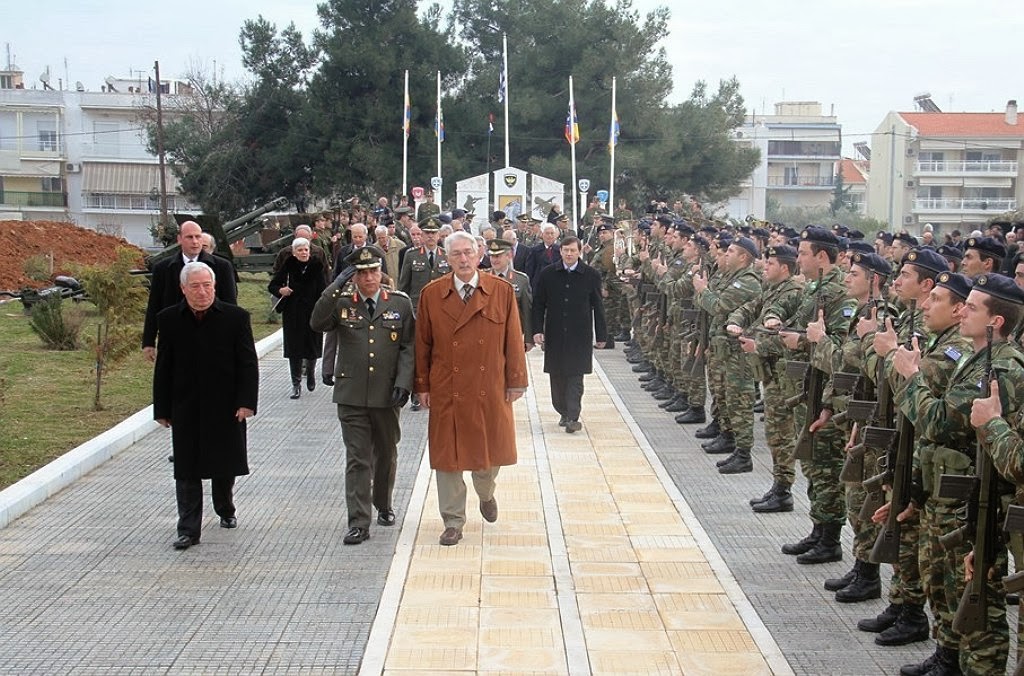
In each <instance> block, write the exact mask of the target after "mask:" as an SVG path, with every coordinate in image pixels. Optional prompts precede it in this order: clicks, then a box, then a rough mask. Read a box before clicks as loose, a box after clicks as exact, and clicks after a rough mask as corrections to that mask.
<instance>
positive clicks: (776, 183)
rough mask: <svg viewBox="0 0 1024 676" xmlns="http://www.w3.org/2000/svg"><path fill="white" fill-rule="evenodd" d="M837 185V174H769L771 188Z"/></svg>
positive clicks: (829, 187) (832, 186)
mask: <svg viewBox="0 0 1024 676" xmlns="http://www.w3.org/2000/svg"><path fill="white" fill-rule="evenodd" d="M835 185H836V178H835V176H769V177H768V187H769V188H828V189H832V188H834V187H835Z"/></svg>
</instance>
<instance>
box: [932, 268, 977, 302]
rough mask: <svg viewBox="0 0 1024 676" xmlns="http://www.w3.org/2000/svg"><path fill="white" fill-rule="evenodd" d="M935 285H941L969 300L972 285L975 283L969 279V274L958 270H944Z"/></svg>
mask: <svg viewBox="0 0 1024 676" xmlns="http://www.w3.org/2000/svg"><path fill="white" fill-rule="evenodd" d="M935 286H941V287H943V288H946V289H949V290H950V291H952V292H953V293H954V294H956V295H957V296H960V297H961V298H963V299H964V300H967V296H968V294H970V293H971V286H973V283H972V282H971V280H970V279H968V277H967V275H961V274H959V273H956V272H942V273H939V276H938V277H936V279H935Z"/></svg>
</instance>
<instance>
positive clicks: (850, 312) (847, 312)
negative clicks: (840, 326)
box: [843, 307, 853, 319]
mask: <svg viewBox="0 0 1024 676" xmlns="http://www.w3.org/2000/svg"><path fill="white" fill-rule="evenodd" d="M843 316H844V317H846V318H847V319H849V318H850V317H852V316H853V308H852V307H844V308H843Z"/></svg>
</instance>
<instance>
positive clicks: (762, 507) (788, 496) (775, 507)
mask: <svg viewBox="0 0 1024 676" xmlns="http://www.w3.org/2000/svg"><path fill="white" fill-rule="evenodd" d="M750 508H751V509H753V510H754V511H755V512H757V513H758V514H769V513H772V512H792V511H793V494H792V493H791V492H790V490H789V484H784V483H782V482H781V481H780V482H779V483H778V484H776V488H775V490H774V491H773V492H772V494H771V495H770V496H768V499H767V500H762V501H761V502H758V503H757V504H754V505H751V506H750Z"/></svg>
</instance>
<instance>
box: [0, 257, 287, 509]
mask: <svg viewBox="0 0 1024 676" xmlns="http://www.w3.org/2000/svg"><path fill="white" fill-rule="evenodd" d="M268 281H269V277H268V275H266V274H258V273H251V274H250V273H246V274H243V275H242V279H241V282H240V283H239V286H238V295H239V304H240V305H242V306H243V307H245V308H246V309H248V310H249V311H250V312H251V313H252V320H253V333H254V334H255V336H256V340H259V339H260V338H263V337H265V336H267V335H269V334H271V333H273V332H274V331H276V330H277V328H278V325H276V324H268V323H267V322H266V320H267V317H268V314H269V312H268V310H269V307H270V304H269V301H268V295H267V292H266V288H267V282H268ZM65 306H66V307H68V308H71V307H72V303H71V302H69V301H65ZM74 307H75V308H77V309H80V310H81V311H83V312H85V313H86V315H87V319H86V322H85V325H84V327H83V329H82V337H83V339H84V337H85V336H95V335H96V324H97V315H96V312H95V308H94V307H93V306H92V305H91V304H90V303H87V302H84V303H78V304H75V305H74ZM140 331H141V327H140ZM0 346H2V348H0V489H2V488H5V487H7V486H9V485H10V484H12V483H14V482H15V481H17V480H19V479H21V478H22V477H24V476H26V475H28V474H31V473H32V472H34V471H35V470H36V469H38V468H40V467H42V466H43V465H45V464H46V463H48V462H50V461H51V460H53V459H54V458H57V457H59V456H61V455H63V454H64V453H66V452H67V451H69V450H71V449H72V448H74V447H75V446H78V445H79V444H81V443H82V442H84V441H87V440H88V439H91V438H92V437H94V436H96V435H97V434H100V433H101V432H103V431H104V430H106V429H108V428H110V427H112V426H114V425H116V424H117V423H119V422H121V421H122V420H124V419H125V418H127V417H128V416H130V415H132V414H134V413H136V412H137V411H139V410H140V409H142V408H145V407H146V406H148V405H149V404H151V403H152V389H151V388H152V382H153V381H152V374H153V366H152V364H150V363H149V362H147V361H146V360H145V358H144V357H143V356H142V350H141V349H140V350H138V351H137V352H134V353H133V354H132V355H131V356H129V357H128V358H127V359H126V360H125V361H123V362H122V363H120V364H118V365H116V366H115V367H113V369H111V370H110V371H108V372H107V373H106V374H105V375H104V378H103V386H102V393H101V404H102V406H103V410H101V411H94V410H93V400H94V394H95V389H96V378H95V372H94V369H95V357H94V356H93V353H92V352H91V351H89V349H88V348H84V347H83V348H82V349H79V350H76V351H73V352H55V351H51V350H46V349H43V346H42V342H41V341H40V340H39V338H38V337H37V336H36V335H35V334H34V333H33V332H32V329H31V328H30V327H29V319H28V316H27V315H25V314H23V313H22V307H21V303H18V302H12V303H7V304H4V305H0Z"/></svg>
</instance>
